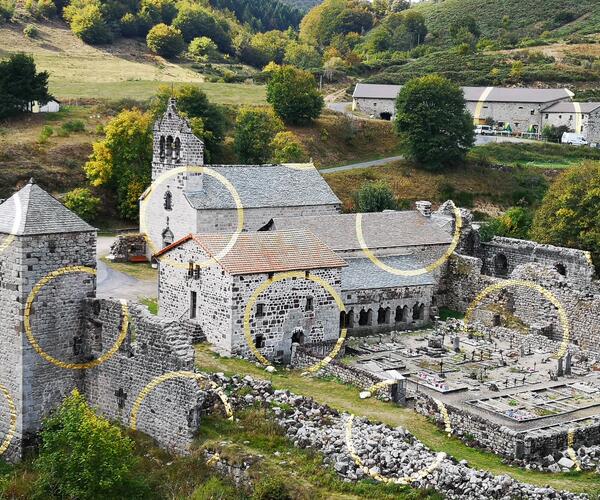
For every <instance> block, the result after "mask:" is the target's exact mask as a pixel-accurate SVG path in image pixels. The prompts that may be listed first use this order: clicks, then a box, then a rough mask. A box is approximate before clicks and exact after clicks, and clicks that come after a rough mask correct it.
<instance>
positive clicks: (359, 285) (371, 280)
mask: <svg viewBox="0 0 600 500" xmlns="http://www.w3.org/2000/svg"><path fill="white" fill-rule="evenodd" d="M379 260H380V261H381V262H383V263H384V264H386V265H388V266H390V267H392V268H395V269H406V270H408V269H420V268H422V267H424V266H425V265H426V264H424V263H422V262H419V261H418V260H416V259H415V258H413V257H412V256H408V255H400V256H393V257H381V258H380V259H379ZM346 262H347V263H348V266H347V267H345V268H344V269H342V291H344V292H346V291H350V290H372V289H380V288H401V287H405V286H427V285H434V284H435V280H434V279H433V275H432V274H431V273H425V274H420V275H418V276H399V275H396V274H392V273H389V272H387V271H386V270H384V269H381V268H380V267H378V266H376V265H375V264H374V263H373V262H371V261H370V260H369V259H367V258H358V259H347V260H346Z"/></svg>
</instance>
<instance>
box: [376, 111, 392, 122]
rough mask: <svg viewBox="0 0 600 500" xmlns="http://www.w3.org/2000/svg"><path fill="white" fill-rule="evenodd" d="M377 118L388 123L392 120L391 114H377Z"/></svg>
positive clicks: (386, 112) (385, 112)
mask: <svg viewBox="0 0 600 500" xmlns="http://www.w3.org/2000/svg"><path fill="white" fill-rule="evenodd" d="M379 118H381V119H382V120H387V121H388V122H389V121H390V120H391V119H392V113H390V112H388V111H384V112H383V113H380V114H379Z"/></svg>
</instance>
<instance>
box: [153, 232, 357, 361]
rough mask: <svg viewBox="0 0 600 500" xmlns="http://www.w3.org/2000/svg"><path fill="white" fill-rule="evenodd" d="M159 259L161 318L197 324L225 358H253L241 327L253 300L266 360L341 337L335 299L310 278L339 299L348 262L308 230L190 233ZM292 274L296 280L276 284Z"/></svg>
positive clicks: (254, 328)
mask: <svg viewBox="0 0 600 500" xmlns="http://www.w3.org/2000/svg"><path fill="white" fill-rule="evenodd" d="M155 257H156V258H157V259H158V261H159V270H160V271H159V310H160V314H161V315H163V316H165V317H170V318H189V319H190V320H192V321H194V322H196V323H198V324H199V325H200V327H201V328H202V331H203V334H204V335H205V336H206V339H207V340H208V342H210V343H211V344H212V345H213V346H214V349H215V350H216V351H218V352H219V353H221V354H224V355H243V356H252V354H251V352H250V348H249V347H248V345H247V342H246V340H245V336H244V329H243V322H244V314H245V311H246V307H247V304H249V303H250V307H251V311H252V312H251V316H250V326H251V335H252V339H253V343H254V345H255V346H256V347H257V348H258V349H259V350H260V352H261V354H263V355H264V356H265V357H267V358H268V359H271V360H279V361H283V362H287V361H289V357H290V354H291V347H292V342H298V343H304V342H318V341H323V340H335V339H337V337H338V336H339V331H340V329H339V325H340V320H339V318H340V310H339V308H338V306H337V304H336V302H335V299H334V297H333V296H332V294H331V293H330V292H328V291H327V290H326V289H325V288H324V287H323V286H322V285H321V284H320V283H318V282H315V281H313V280H311V279H310V278H311V277H312V278H314V279H317V280H323V281H325V282H326V283H328V284H329V285H330V286H331V287H333V289H334V290H335V292H336V294H337V295H338V296H341V270H342V268H343V267H345V266H346V263H345V262H344V260H342V259H341V258H340V257H338V256H337V255H336V253H335V252H333V250H331V249H330V248H329V247H328V246H327V245H325V243H323V242H322V241H321V240H319V239H318V238H317V237H316V236H315V235H314V234H313V233H311V232H310V231H307V230H299V231H270V232H255V233H241V234H239V235H238V236H237V238H236V237H235V235H233V234H216V233H211V234H199V235H188V236H186V237H184V238H182V239H181V240H179V241H176V242H174V243H173V244H171V245H169V246H168V247H166V248H164V249H163V250H161V251H160V252H159V253H157V254H156V255H155ZM286 272H293V273H295V274H296V276H294V277H287V278H285V279H283V280H278V279H277V277H278V276H279V275H280V274H281V273H286ZM270 280H271V281H272V284H271V285H269V286H268V287H267V288H266V289H264V290H263V291H262V292H261V293H260V294H259V295H258V296H257V297H256V300H255V301H254V303H252V300H251V299H252V297H253V295H254V294H255V292H256V290H257V289H258V287H259V286H261V285H263V284H265V283H266V282H269V281H270Z"/></svg>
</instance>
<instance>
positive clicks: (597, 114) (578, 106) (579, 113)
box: [543, 102, 600, 143]
mask: <svg viewBox="0 0 600 500" xmlns="http://www.w3.org/2000/svg"><path fill="white" fill-rule="evenodd" d="M543 113H544V118H543V123H544V126H546V125H553V126H555V127H560V126H563V125H564V126H566V127H569V130H570V131H572V132H575V133H577V134H581V135H582V136H583V137H585V138H586V139H587V141H588V142H589V143H600V102H558V103H556V104H553V105H552V106H550V107H549V108H546V109H544V111H543Z"/></svg>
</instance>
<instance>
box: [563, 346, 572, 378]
mask: <svg viewBox="0 0 600 500" xmlns="http://www.w3.org/2000/svg"><path fill="white" fill-rule="evenodd" d="M572 356H573V355H572V354H571V353H570V352H568V353H567V356H566V357H565V375H571V362H572V359H571V358H572Z"/></svg>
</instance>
